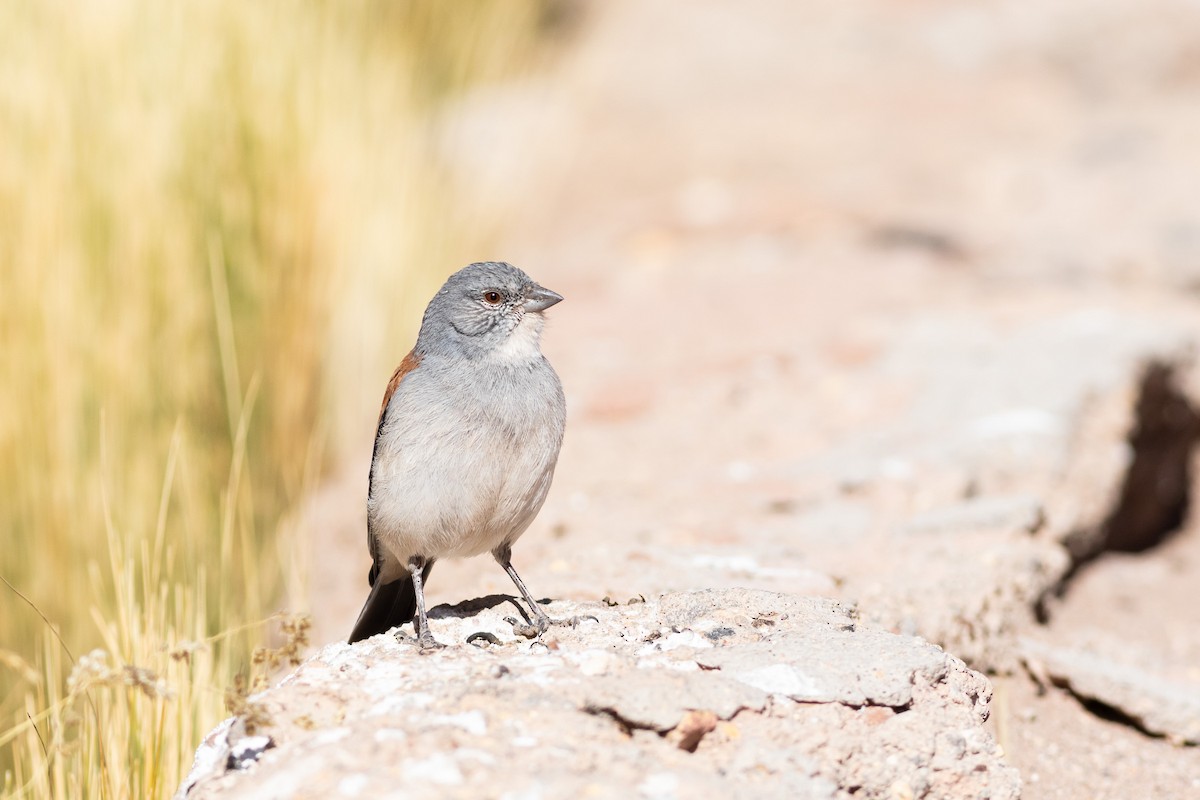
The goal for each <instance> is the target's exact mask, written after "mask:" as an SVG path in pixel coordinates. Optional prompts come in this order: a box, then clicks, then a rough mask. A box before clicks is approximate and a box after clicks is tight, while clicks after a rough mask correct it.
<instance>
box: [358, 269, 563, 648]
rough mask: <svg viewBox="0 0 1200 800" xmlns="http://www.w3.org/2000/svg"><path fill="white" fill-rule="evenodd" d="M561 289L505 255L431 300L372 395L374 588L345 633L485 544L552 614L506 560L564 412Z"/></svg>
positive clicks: (463, 273) (457, 277) (541, 495)
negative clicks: (558, 320) (550, 328)
mask: <svg viewBox="0 0 1200 800" xmlns="http://www.w3.org/2000/svg"><path fill="white" fill-rule="evenodd" d="M560 300H562V296H561V295H559V294H557V293H555V292H552V291H550V290H549V289H545V288H543V287H541V286H539V285H538V284H537V283H535V282H534V281H533V280H532V279H530V277H529V276H528V275H526V274H525V273H524V272H522V271H521V270H519V269H517V268H516V267H514V266H512V265H510V264H504V263H499V262H484V263H478V264H471V265H470V266H468V267H464V268H463V269H461V270H459V271H458V272H456V273H454V274H453V275H451V276H450V278H449V279H448V280H447V281H446V284H445V285H444V286H443V287H442V288H441V289H440V290H439V291H438V293H437V294H436V295H434V297H433V299H432V300H430V301H429V306H428V307H427V308H426V309H425V316H424V318H423V319H422V321H421V331H420V333H419V334H418V335H417V344H416V346H415V347H414V348H413V350H412V352H411V353H409V354H408V355H407V356H405V357H404V360H403V361H401V362H400V366H399V367H397V368H396V371H395V372H394V373H393V374H392V379H391V380H390V381H389V382H388V386H387V391H386V392H385V393H384V396H383V408H382V409H381V410H380V413H379V427H378V428H377V429H376V433H375V452H374V455H373V456H372V458H371V473H370V479H369V487H368V492H367V545H368V547H369V548H370V550H371V559H372V565H371V572H370V575H369V577H368V580H369V582H370V584H371V594H370V595H369V596H368V597H367V602H366V605H364V606H363V610H362V612H361V613H360V614H359V616H358V622H357V623H355V625H354V631H353V632H352V633H351V634H350V641H351V643H353V642H357V641H359V640H360V639H365V638H366V637H368V636H373V635H375V634H377V633H383V632H385V631H387V630H390V629H391V628H394V627H397V626H399V625H403V624H404V623H405V622H408V621H409V620H410V619H413V616H414V614H415V615H416V618H417V621H416V626H417V629H418V641H419V643H420V646H421V648H422V649H423V650H426V649H432V648H436V647H441V645H440V644H439V643H438V642H437V641H436V640H435V639H434V638H433V634H432V633H430V631H429V620H428V618H427V617H426V615H425V596H424V585H425V581H427V580H428V579H429V572H430V570H431V569H433V564H434V562H435V561H437V559H439V558H467V557H469V556H475V555H479V554H481V553H485V552H491V554H492V555H493V556H494V557H495V559H496V561H498V562H499V563H500V566H502V567H504V569H505V571H506V572H508V575H509V577H510V578H512V581H513V583H515V584H516V586H517V588H518V589H519V590H520V591H521V595H522V596H523V597H524V598H525V601H526V602H527V603H528V604H529V608H530V612H531V615H532V617H531V618H532V620H533V622H534V625H535V626H536V629H537V630H538V631H539V632H540V631H545V630H546V627H547V626H548V625H549V624H550V618H549V617H547V616H546V613H545V612H544V611H542V609H541V607H540V606H539V605H538V604H537V603H536V602H535V601H534V599H533V597H532V596H531V595H530V594H529V590H528V589H526V588H525V584H524V582H523V581H522V580H521V578H520V576H519V575H517V571H516V570H515V569H513V565H512V560H511V557H512V545H513V542H515V541H516V540H517V539H518V538H519V537H520V536H521V534H522V533H524V532H525V529H526V528H528V527H529V523H530V522H532V521H533V518H534V517H535V516H536V515H537V512H538V511H539V510H540V509H541V507H542V503H543V501H545V499H546V493H547V491H549V489H550V480H551V478H553V476H554V465H555V462H556V461H557V460H558V450H559V447H560V445H561V444H562V437H563V428H564V427H565V425H566V402H565V400H564V398H563V390H562V384H561V383H559V380H558V375H557V374H555V372H554V368H553V367H551V366H550V362H549V361H547V360H546V357H545V356H543V355H542V351H541V348H540V345H539V343H540V339H541V333H542V326H543V325H544V324H545V318H544V317H543V315H542V312H544V311H545V310H546V309H547V308H549V307H550V306H552V305H554V304H555V303H557V302H559V301H560Z"/></svg>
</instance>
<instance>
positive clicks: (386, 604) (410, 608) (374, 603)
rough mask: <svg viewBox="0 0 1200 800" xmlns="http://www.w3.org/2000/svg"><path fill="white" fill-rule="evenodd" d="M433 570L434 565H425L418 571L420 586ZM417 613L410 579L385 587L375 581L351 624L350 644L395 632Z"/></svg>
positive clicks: (384, 584) (382, 583)
mask: <svg viewBox="0 0 1200 800" xmlns="http://www.w3.org/2000/svg"><path fill="white" fill-rule="evenodd" d="M432 569H433V561H428V562H426V564H425V569H423V570H421V583H422V585H424V583H425V581H426V580H428V578H429V572H430V570H432ZM416 613H417V593H416V589H415V587H414V586H413V582H412V578H411V577H410V576H408V575H405V576H404V577H403V578H400V579H399V580H395V581H392V582H391V583H384V582H383V581H382V580H379V579H378V578H377V579H376V580H375V583H374V584H373V585H372V586H371V594H369V595H368V596H367V602H366V604H365V605H363V608H362V611H360V612H359V614H358V622H356V623H354V630H353V631H351V633H350V644H354V643H355V642H358V641H362V640H363V639H366V638H367V637H370V636H374V635H375V634H377V633H386V632H388V631H390V630H391V629H392V628H398V627H400V626H401V625H403V624H404V623H406V622H408V621H410V620H411V619H412V618H413V616H414V615H415V614H416Z"/></svg>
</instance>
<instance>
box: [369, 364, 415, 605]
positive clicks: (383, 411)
mask: <svg viewBox="0 0 1200 800" xmlns="http://www.w3.org/2000/svg"><path fill="white" fill-rule="evenodd" d="M420 363H421V356H420V355H418V354H417V351H416V350H413V351H411V352H409V354H408V355H406V356H405V357H404V360H402V361H401V362H400V365H399V366H398V367H396V371H395V372H393V373H392V378H391V380H389V381H388V385H387V390H386V391H385V392H384V393H383V405H381V406H380V407H379V423H378V424H377V425H376V427H375V448H374V451H373V452H372V453H371V472H370V474H369V475H368V476H367V497H368V498H370V497H372V496H373V492H374V491H375V459H376V458H378V457H379V440H380V438H381V436H382V435H383V423H384V422H385V421H386V420H387V411H388V404H389V403H390V402H391V401H392V395H394V394H395V393H396V390H397V389H399V388H400V382H401V381H403V380H404V376H405V375H407V374H408V373H410V372H412V371H413V370H414V369H416V368H417V366H418V365H420ZM367 549H368V550H370V551H371V572H370V574H369V575H368V576H367V581H368V583H370V585H372V586H374V585H375V579H376V578H377V577H378V576H379V571H380V570H381V569H382V568H383V563H382V559H383V554H382V553H381V552H380V551H379V542H378V540H377V539H376V538H375V532H374V531H372V530H371V515H370V514H368V515H367Z"/></svg>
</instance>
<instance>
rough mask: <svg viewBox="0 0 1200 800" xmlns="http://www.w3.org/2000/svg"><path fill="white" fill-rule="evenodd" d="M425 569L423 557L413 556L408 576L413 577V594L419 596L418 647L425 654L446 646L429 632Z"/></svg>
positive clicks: (409, 562)
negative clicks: (423, 583)
mask: <svg viewBox="0 0 1200 800" xmlns="http://www.w3.org/2000/svg"><path fill="white" fill-rule="evenodd" d="M424 569H425V559H424V558H423V557H422V556H413V557H412V558H410V559H409V560H408V574H409V575H411V576H412V582H413V592H414V593H415V594H416V596H417V619H416V621H415V622H416V625H417V646H418V647H420V649H421V652H423V653H425V652H429V651H431V650H439V649H441V648H443V647H445V646H446V645H444V644H442V643H441V642H439V641H438V640H437V639H434V638H433V634H432V633H430V631H429V617H427V616H426V615H425V589H424V587H423V586H422V585H421V580H422V579H421V571H422V570H424Z"/></svg>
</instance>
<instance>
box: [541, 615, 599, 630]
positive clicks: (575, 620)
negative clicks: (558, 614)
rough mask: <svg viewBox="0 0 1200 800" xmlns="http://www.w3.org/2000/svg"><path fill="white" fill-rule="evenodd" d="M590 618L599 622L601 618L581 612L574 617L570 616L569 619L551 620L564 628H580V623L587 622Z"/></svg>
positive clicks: (553, 623)
mask: <svg viewBox="0 0 1200 800" xmlns="http://www.w3.org/2000/svg"><path fill="white" fill-rule="evenodd" d="M588 620H591V621H592V622H595V623H597V624H599V623H600V619H599V618H598V617H593V616H592V615H591V614H581V615H578V616H574V617H568V618H567V619H554V620H550V623H551V624H552V625H558V626H560V627H563V628H567V627H570V628H578V627H579V625H580V623H582V622H587V621H588Z"/></svg>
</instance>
